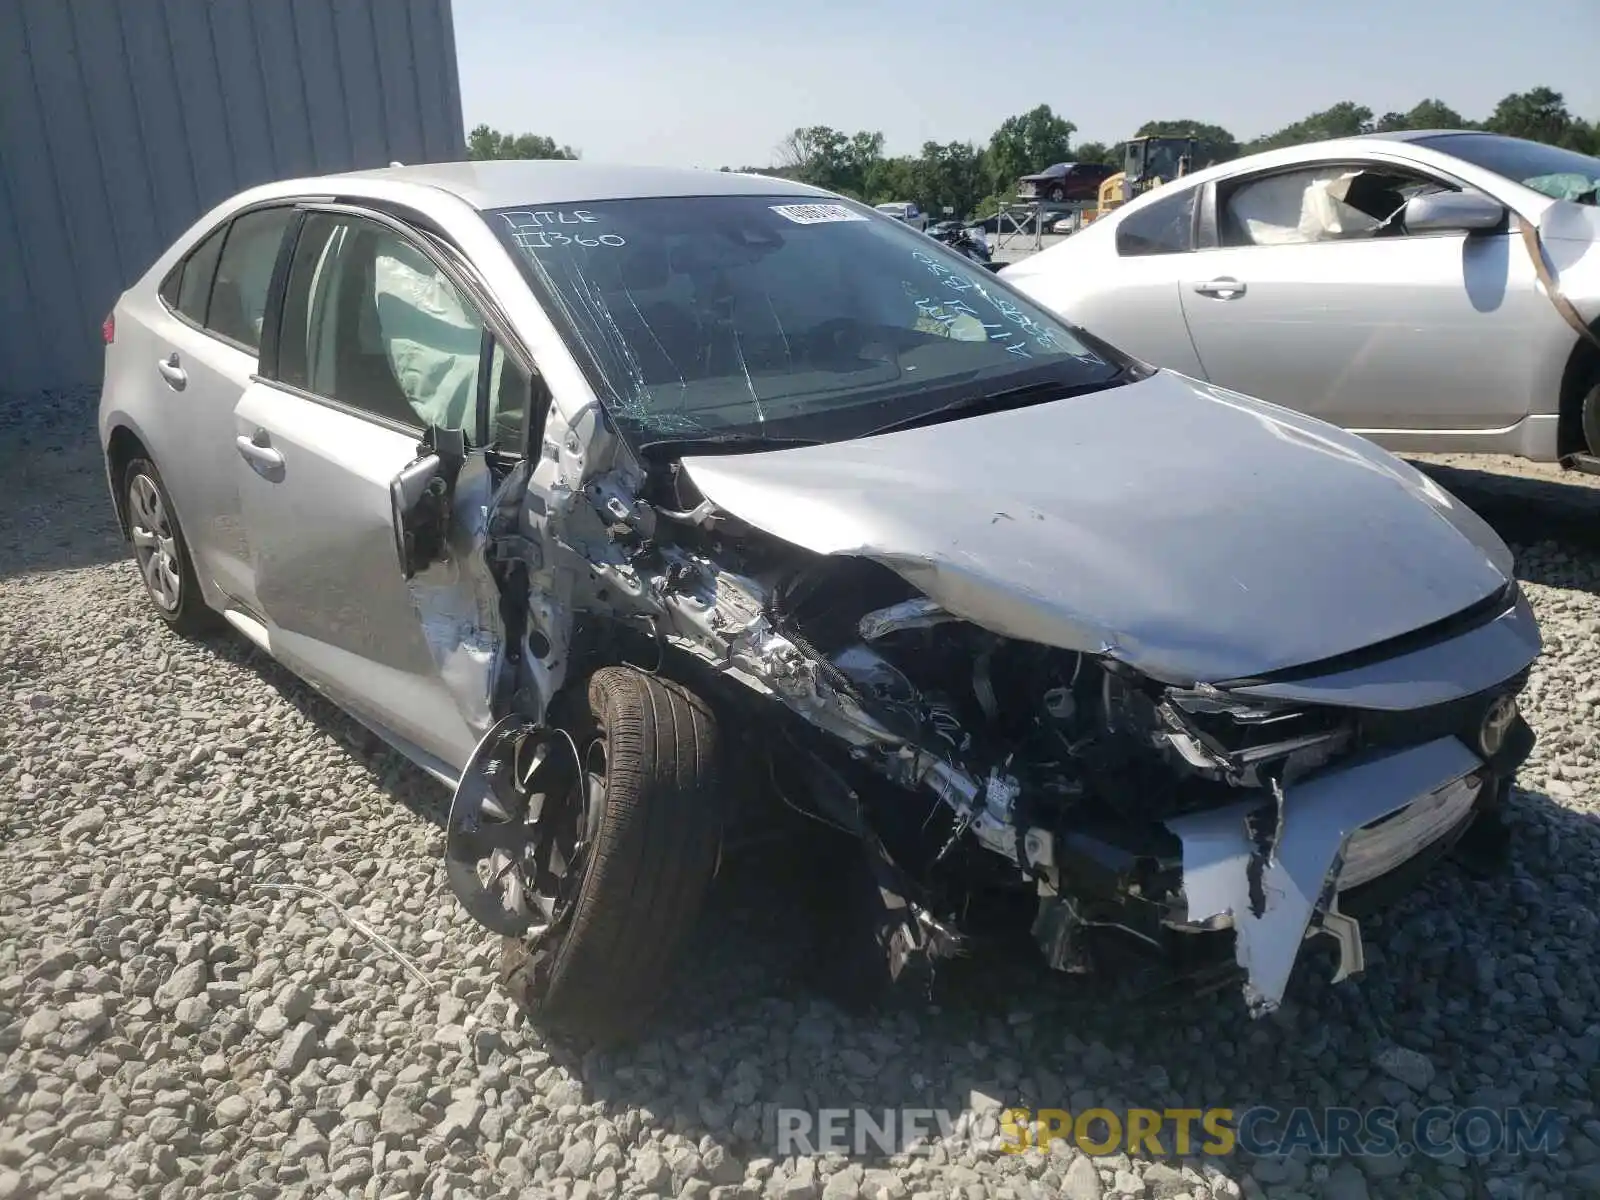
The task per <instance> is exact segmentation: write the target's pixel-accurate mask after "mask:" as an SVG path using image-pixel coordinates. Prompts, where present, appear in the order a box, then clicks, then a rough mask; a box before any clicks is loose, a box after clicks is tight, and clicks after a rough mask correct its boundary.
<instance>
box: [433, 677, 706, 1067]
mask: <svg viewBox="0 0 1600 1200" xmlns="http://www.w3.org/2000/svg"><path fill="white" fill-rule="evenodd" d="M586 699H587V704H584V703H582V702H581V701H580V702H579V704H578V705H577V707H578V708H579V709H580V712H579V713H578V715H576V716H575V717H573V718H571V719H569V721H568V723H567V724H568V732H570V734H571V741H570V743H568V742H567V741H566V738H565V737H563V738H562V739H561V740H562V742H563V743H564V744H565V745H567V746H568V748H569V754H571V755H572V756H574V757H575V760H576V761H575V762H573V763H572V766H574V767H576V770H571V771H568V772H565V773H564V774H565V780H564V783H563V784H562V785H561V787H560V791H561V792H562V793H563V794H564V796H565V798H566V802H565V803H562V804H559V805H556V806H553V808H552V809H551V811H549V812H547V813H546V814H545V815H546V817H553V816H554V815H555V812H557V811H560V812H563V813H566V814H568V815H569V817H570V818H571V819H570V820H569V821H564V822H562V824H563V825H566V826H567V827H568V828H569V831H570V836H569V837H568V838H557V839H556V841H557V842H559V843H562V844H559V845H556V846H555V847H554V848H551V847H548V846H546V847H545V848H544V849H542V850H540V851H539V852H538V854H537V855H532V856H530V859H531V858H537V859H538V860H539V861H538V862H537V863H535V862H533V861H529V862H527V869H525V870H524V871H522V872H520V874H521V876H522V879H523V883H522V886H523V887H524V888H525V890H526V894H527V897H528V902H527V903H526V907H527V910H528V911H529V913H530V915H532V916H534V917H535V924H539V925H540V927H539V928H537V929H536V930H535V931H534V932H531V933H529V934H526V935H524V936H510V937H508V938H507V939H506V947H505V957H504V967H503V973H504V975H505V978H506V981H507V983H508V985H509V986H510V987H511V990H512V991H513V993H514V994H515V995H517V997H518V998H519V1000H521V1001H522V1003H523V1005H524V1007H525V1008H526V1009H527V1010H528V1011H529V1012H530V1014H532V1015H534V1016H536V1017H538V1018H539V1019H540V1020H542V1021H545V1022H548V1023H549V1024H550V1025H552V1026H554V1027H556V1028H559V1029H563V1030H565V1031H568V1032H571V1033H576V1034H578V1035H580V1036H583V1037H588V1038H591V1039H593V1040H596V1041H600V1042H610V1041H615V1040H617V1039H619V1038H624V1037H627V1036H630V1035H632V1034H633V1033H635V1032H637V1030H638V1028H639V1027H640V1026H641V1025H642V1024H643V1022H644V1021H645V1019H646V1018H647V1017H648V1016H649V1015H650V1013H651V1011H652V1010H653V1009H654V1007H655V1005H656V1003H657V1002H658V1001H659V1000H660V998H661V996H662V994H663V993H664V991H665V988H666V984H667V982H668V979H669V976H670V973H671V968H672V966H673V964H674V961H675V959H676V957H677V954H678V951H679V949H680V947H681V946H682V944H683V942H684V940H685V938H686V937H687V935H688V934H689V931H690V930H691V929H692V928H693V926H694V922H695V919H696V917H697V916H698V915H699V911H700V907H701V903H702V901H703V900H704V898H705V894H706V891H707V889H708V888H709V886H710V884H711V879H712V876H713V875H714V874H715V872H716V864H717V855H718V851H719V848H720V845H721V836H722V796H721V794H720V790H719V784H720V771H719V746H718V738H717V728H716V721H715V719H714V718H713V717H712V714H711V710H710V709H709V708H707V706H706V705H705V703H704V701H702V700H700V699H699V697H697V696H695V695H694V694H692V693H691V692H689V691H687V690H686V689H684V688H682V687H680V686H678V685H677V684H674V683H671V682H669V681H667V680H664V679H661V678H659V677H657V676H654V675H646V674H645V673H644V672H642V671H638V670H634V669H632V668H626V667H606V668H602V669H601V670H599V671H596V672H595V673H594V675H593V676H591V677H590V679H589V686H588V693H587V697H586ZM551 790H552V792H554V791H556V790H557V789H555V788H552V789H551ZM554 799H555V797H554V796H552V797H551V800H554ZM544 803H549V801H546V802H544ZM456 820H457V814H456V813H454V812H452V832H454V829H453V827H454V825H455V823H456ZM535 840H536V841H537V842H539V844H540V845H541V846H544V844H545V842H547V841H548V840H549V839H547V838H539V839H535ZM554 863H559V864H560V866H561V869H560V870H559V871H557V870H552V869H551V864H554ZM541 881H548V884H546V883H544V882H541ZM551 893H553V894H551ZM458 894H459V892H458ZM541 917H542V918H543V922H545V923H541V922H540V920H539V918H541ZM486 923H487V922H486Z"/></svg>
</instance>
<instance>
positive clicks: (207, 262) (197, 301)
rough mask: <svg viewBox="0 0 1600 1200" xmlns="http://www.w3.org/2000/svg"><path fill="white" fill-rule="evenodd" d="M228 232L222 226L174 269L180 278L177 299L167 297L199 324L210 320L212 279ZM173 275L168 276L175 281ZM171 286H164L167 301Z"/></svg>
mask: <svg viewBox="0 0 1600 1200" xmlns="http://www.w3.org/2000/svg"><path fill="white" fill-rule="evenodd" d="M227 235H228V226H227V225H226V224H223V225H220V226H218V227H217V228H216V229H214V230H212V231H211V233H210V234H208V235H207V236H206V239H205V240H204V241H202V242H201V243H200V244H199V245H198V246H196V247H195V248H194V249H193V250H191V251H189V253H188V254H187V255H186V256H185V257H184V260H183V261H182V262H181V263H179V264H178V266H177V268H176V269H175V270H174V271H173V275H176V276H178V280H177V282H176V283H175V284H173V285H172V291H173V292H174V293H175V294H176V295H175V299H173V300H167V302H168V303H169V304H171V305H172V306H173V307H174V308H176V309H177V310H178V311H179V312H180V313H182V314H183V315H184V316H186V317H188V318H189V320H191V321H193V322H194V323H195V324H196V325H204V324H205V323H206V309H207V307H208V306H209V305H210V303H211V282H212V280H213V279H215V278H216V274H217V259H218V258H219V257H221V255H222V242H223V239H224V238H225V237H227ZM173 275H169V276H167V280H168V283H172V279H173ZM167 294H168V288H167V285H166V284H163V285H162V288H161V297H162V299H164V300H166V299H167Z"/></svg>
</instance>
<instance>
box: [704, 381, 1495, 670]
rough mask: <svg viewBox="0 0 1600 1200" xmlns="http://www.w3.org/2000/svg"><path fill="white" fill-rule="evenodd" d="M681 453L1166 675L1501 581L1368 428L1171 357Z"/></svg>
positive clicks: (746, 502)
mask: <svg viewBox="0 0 1600 1200" xmlns="http://www.w3.org/2000/svg"><path fill="white" fill-rule="evenodd" d="M684 466H685V467H686V468H687V470H688V472H689V474H690V476H691V477H692V478H693V480H694V482H695V484H696V485H697V486H698V487H699V488H700V490H701V491H702V492H703V493H704V494H705V496H706V497H707V498H708V499H709V500H711V501H712V502H713V503H715V504H717V505H718V506H719V507H721V508H723V509H725V510H727V511H728V512H730V513H732V514H734V515H735V516H737V517H739V518H741V519H742V520H744V521H746V522H748V523H749V524H751V525H753V526H755V527H757V528H759V529H762V530H765V531H766V532H767V533H769V534H772V535H773V536H775V537H778V538H781V539H783V540H784V541H787V542H791V543H793V544H795V545H797V546H802V547H804V548H806V549H808V550H812V551H816V552H818V553H823V554H854V555H861V556H863V557H866V558H871V559H875V560H877V561H879V562H881V563H883V564H885V565H886V566H888V567H890V568H892V569H894V570H895V571H897V572H899V573H900V574H901V575H902V576H904V577H905V578H906V579H907V580H908V581H909V582H910V583H911V584H913V585H914V586H916V587H918V588H920V589H921V590H922V591H923V592H924V593H925V594H926V595H928V596H929V597H931V598H932V599H934V600H936V601H937V602H939V603H940V604H942V605H944V606H945V607H946V608H947V609H949V610H950V611H952V612H954V613H955V614H957V615H958V616H961V617H963V618H965V619H967V620H970V621H972V622H974V623H976V624H978V625H982V626H984V627H986V628H988V629H990V630H993V631H994V632H995V633H998V634H1001V635H1003V636H1007V637H1014V638H1020V639H1023V640H1027V641H1033V642H1039V643H1042V644H1044V645H1050V646H1059V647H1063V648H1066V649H1073V650H1086V651H1091V652H1096V653H1099V652H1105V653H1109V654H1111V655H1112V656H1114V657H1116V658H1119V659H1121V660H1123V661H1124V662H1126V663H1128V664H1129V665H1131V666H1133V667H1136V668H1138V669H1139V670H1141V671H1143V672H1145V673H1146V674H1148V675H1150V676H1152V677H1153V678H1155V679H1158V680H1161V681H1164V682H1169V683H1192V682H1195V681H1208V682H1221V681H1224V680H1230V679H1240V678H1245V677H1252V676H1258V675H1263V674H1266V673H1268V672H1271V671H1275V670H1280V669H1282V668H1285V667H1291V666H1301V665H1304V664H1308V663H1314V662H1318V661H1320V660H1323V659H1327V658H1331V657H1333V656H1335V655H1339V654H1343V653H1346V652H1348V651H1351V650H1357V649H1360V648H1362V647H1364V646H1368V645H1371V644H1373V643H1375V642H1380V641H1383V640H1385V639H1387V638H1391V637H1395V636H1397V635H1399V634H1403V633H1407V632H1410V631H1412V630H1415V629H1418V628H1420V627H1422V626H1425V625H1428V624H1430V623H1432V622H1434V621H1438V620H1441V619H1443V618H1445V617H1448V616H1451V615H1453V614H1455V613H1457V612H1459V611H1461V610H1462V609H1464V608H1467V607H1468V606H1470V605H1472V604H1474V603H1476V602H1478V601H1480V600H1482V599H1484V598H1485V597H1487V596H1489V595H1490V594H1492V593H1494V592H1495V591H1497V590H1498V589H1500V588H1501V587H1503V586H1504V585H1505V583H1506V582H1507V580H1508V579H1509V578H1510V577H1511V565H1512V564H1511V555H1510V553H1509V552H1508V551H1507V549H1506V547H1505V545H1504V543H1503V542H1501V540H1500V539H1499V537H1498V536H1497V535H1496V534H1495V533H1494V531H1493V530H1491V529H1490V528H1489V527H1488V526H1487V525H1486V524H1485V523H1484V522H1483V521H1482V520H1481V519H1480V518H1479V517H1478V516H1476V515H1475V514H1474V513H1472V512H1471V511H1470V510H1468V509H1466V508H1465V507H1463V506H1462V504H1461V503H1460V502H1459V501H1458V500H1456V499H1455V498H1454V497H1452V496H1451V495H1450V494H1449V493H1447V492H1445V491H1444V490H1443V489H1442V488H1440V487H1439V486H1438V485H1437V484H1435V483H1433V482H1432V481H1431V480H1429V479H1428V478H1426V477H1425V476H1423V475H1422V474H1421V473H1420V472H1418V471H1416V470H1415V469H1413V468H1412V467H1410V466H1408V465H1406V464H1405V463H1403V462H1401V461H1400V460H1398V459H1396V458H1395V457H1393V456H1392V455H1390V454H1388V453H1386V452H1385V451H1383V450H1380V449H1379V448H1378V447H1376V446H1374V445H1373V444H1372V443H1370V442H1367V441H1365V440H1364V439H1362V438H1358V437H1355V436H1353V435H1351V434H1347V433H1345V432H1343V431H1341V430H1339V429H1336V428H1334V427H1333V426H1330V425H1327V424H1324V423H1323V422H1320V421H1316V420H1313V419H1311V418H1309V417H1305V416H1302V415H1301V414H1298V413H1294V412H1291V411H1289V410H1287V409H1282V408H1279V407H1277V406H1275V405H1271V404H1267V403H1264V402H1262V401H1258V400H1252V399H1249V398H1247V397H1244V396H1241V395H1239V394H1237V393H1234V392H1229V391H1225V390H1223V389H1220V388H1214V387H1211V386H1209V385H1206V384H1202V383H1199V382H1196V381H1194V380H1190V379H1187V378H1185V377H1183V376H1179V375H1174V374H1171V373H1170V372H1165V371H1162V372H1157V373H1156V374H1154V375H1153V376H1151V377H1150V378H1147V379H1145V380H1142V381H1140V382H1137V383H1134V384H1130V385H1128V386H1125V387H1119V388H1113V389H1111V390H1108V391H1104V392H1096V393H1091V394H1089V395H1086V396H1081V397H1077V398H1069V399H1064V400H1058V401H1054V402H1051V403H1048V404H1039V405H1034V406H1031V407H1028V408H1023V409H1015V410H1012V411H1009V412H1001V413H993V414H990V415H987V416H982V417H974V418H968V419H962V420H954V421H948V422H945V423H943V424H940V425H931V426H925V427H923V428H920V429H910V430H905V431H903V432H900V433H893V434H886V435H883V436H879V437H874V438H863V439H859V440H856V441H850V442H841V443H836V444H831V445H824V446H815V447H803V448H800V449H794V450H780V451H770V452H764V453H757V454H740V455H733V456H715V457H712V456H702V457H690V458H686V459H684Z"/></svg>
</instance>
